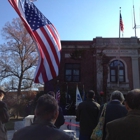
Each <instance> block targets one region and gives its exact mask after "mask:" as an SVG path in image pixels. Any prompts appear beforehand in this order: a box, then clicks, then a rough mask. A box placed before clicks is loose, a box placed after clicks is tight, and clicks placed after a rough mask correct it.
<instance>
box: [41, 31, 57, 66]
mask: <svg viewBox="0 0 140 140" xmlns="http://www.w3.org/2000/svg"><path fill="white" fill-rule="evenodd" d="M41 31H42V32H43V34H44V36H45V37H46V40H47V41H48V44H49V45H47V46H48V47H49V46H50V48H49V50H51V51H52V53H53V56H54V58H55V61H56V63H57V65H59V58H58V55H57V53H56V49H57V48H56V47H55V46H56V45H54V43H53V42H52V41H53V40H51V39H50V37H49V34H47V32H46V31H45V30H43V29H42V28H41ZM55 48H56V49H55Z"/></svg>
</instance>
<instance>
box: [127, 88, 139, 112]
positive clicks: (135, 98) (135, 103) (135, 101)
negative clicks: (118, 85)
mask: <svg viewBox="0 0 140 140" xmlns="http://www.w3.org/2000/svg"><path fill="white" fill-rule="evenodd" d="M125 105H126V108H127V109H128V110H133V109H137V110H140V89H133V90H131V91H129V92H128V93H127V94H126V96H125Z"/></svg>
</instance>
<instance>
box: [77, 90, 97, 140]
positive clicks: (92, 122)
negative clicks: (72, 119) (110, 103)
mask: <svg viewBox="0 0 140 140" xmlns="http://www.w3.org/2000/svg"><path fill="white" fill-rule="evenodd" d="M94 97H95V93H94V91H93V90H90V91H89V92H88V93H87V99H86V101H84V102H82V103H80V104H79V106H78V108H77V111H76V120H77V121H79V123H80V135H79V140H90V136H91V134H92V131H93V129H94V128H95V127H96V125H97V122H98V115H99V110H100V105H99V104H98V103H97V102H95V100H94Z"/></svg>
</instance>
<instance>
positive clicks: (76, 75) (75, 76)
mask: <svg viewBox="0 0 140 140" xmlns="http://www.w3.org/2000/svg"><path fill="white" fill-rule="evenodd" d="M65 81H66V82H79V81H80V64H65Z"/></svg>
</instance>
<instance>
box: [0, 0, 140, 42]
mask: <svg viewBox="0 0 140 140" xmlns="http://www.w3.org/2000/svg"><path fill="white" fill-rule="evenodd" d="M2 1H3V2H2V3H1V5H0V19H1V20H0V32H1V29H2V28H3V27H4V25H5V23H7V22H12V20H13V19H14V18H17V17H18V15H17V13H16V12H15V10H14V9H13V7H12V6H11V5H10V3H9V2H8V0H2ZM34 4H35V5H36V7H38V9H39V10H40V11H41V12H42V13H43V14H44V15H45V17H46V18H48V19H49V20H50V21H51V22H52V23H53V25H54V26H55V27H56V29H57V31H58V33H59V35H60V39H61V40H93V38H96V37H103V38H114V37H117V38H118V37H119V12H120V7H121V15H122V20H123V24H124V33H123V37H126V38H130V37H132V36H135V32H134V29H133V27H134V23H133V4H134V7H135V19H136V25H137V26H139V28H137V30H136V32H137V37H138V38H140V1H139V0H37V1H35V2H34ZM121 35H122V34H121ZM4 42H5V40H3V38H2V36H1V34H0V44H2V43H4Z"/></svg>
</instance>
